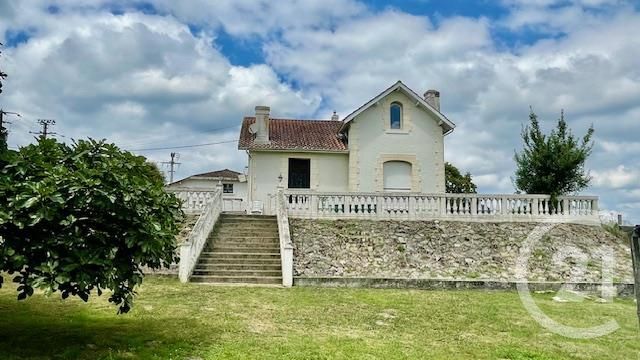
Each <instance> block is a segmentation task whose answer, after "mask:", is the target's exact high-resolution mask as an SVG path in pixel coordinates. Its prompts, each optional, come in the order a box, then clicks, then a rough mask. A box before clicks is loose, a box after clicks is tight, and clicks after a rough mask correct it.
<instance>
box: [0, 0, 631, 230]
mask: <svg viewBox="0 0 640 360" xmlns="http://www.w3.org/2000/svg"><path fill="white" fill-rule="evenodd" d="M637 33H640V2H636V1H623V0H531V1H526V0H500V1H488V0H479V1H463V0H453V1H435V0H406V1H400V0H395V1H357V0H308V1H295V0H288V1H267V0H233V1H232V0H192V1H180V2H177V1H171V0H153V1H128V0H108V1H107V0H54V1H45V0H27V1H18V0H8V1H3V2H0V41H1V42H3V43H5V45H6V47H5V51H4V53H3V57H2V58H0V65H2V68H3V70H4V69H6V71H7V72H8V73H9V75H10V78H9V79H8V81H7V83H6V84H5V87H4V90H5V92H4V93H3V94H2V95H0V105H1V106H2V107H3V108H5V109H8V110H12V111H19V112H21V113H22V114H23V119H21V120H16V121H14V123H13V124H12V125H11V128H10V130H11V136H10V145H11V146H13V147H18V146H20V145H24V144H26V143H29V142H30V141H32V136H31V135H29V131H34V130H37V127H36V125H35V120H36V119H38V118H55V119H56V120H57V125H56V129H55V130H56V131H57V132H59V133H60V134H62V135H64V136H65V138H62V139H63V140H64V139H70V138H82V137H97V138H107V139H109V140H111V141H114V142H116V143H117V144H119V145H120V146H122V147H124V148H127V149H132V150H135V149H147V148H158V147H170V146H179V145H188V144H202V143H211V142H225V143H223V144H220V145H212V146H207V147H195V148H188V149H180V150H178V152H179V153H180V156H181V162H182V165H181V167H180V169H179V170H178V174H177V175H178V177H185V176H188V175H190V174H193V173H197V172H204V171H210V170H215V169H219V168H232V169H236V170H242V169H243V168H244V166H245V164H246V155H245V154H243V153H242V152H239V151H237V150H236V149H235V144H233V143H228V142H226V141H230V140H234V139H236V138H237V126H238V125H239V123H240V120H241V118H242V117H243V116H244V115H250V114H252V112H253V107H254V106H256V105H270V106H271V108H272V112H273V113H274V114H275V115H276V116H282V117H295V118H329V117H330V115H331V113H332V111H334V110H335V111H337V112H338V114H340V115H341V116H345V115H346V114H348V113H349V112H351V111H352V110H353V109H355V108H357V107H358V106H360V105H361V104H362V103H364V102H366V101H367V100H369V99H370V98H371V97H373V96H375V95H376V94H377V93H378V92H380V91H381V90H383V89H385V88H386V87H388V86H389V85H390V84H392V83H394V82H395V81H397V80H402V81H403V82H405V83H406V84H407V85H408V86H409V87H411V88H413V89H414V90H415V91H416V92H418V93H422V92H424V91H425V90H426V89H429V88H436V89H438V90H440V92H441V94H442V95H441V96H442V98H441V102H442V109H443V112H444V113H445V114H446V115H447V116H448V117H449V118H450V119H452V120H453V121H454V122H455V123H456V124H457V128H456V131H455V132H454V133H453V134H451V135H450V136H448V137H447V139H446V142H445V146H446V154H445V157H446V160H448V161H450V162H452V163H454V164H455V165H457V166H458V167H460V168H461V169H462V170H463V171H470V172H471V173H472V174H473V175H474V179H475V181H476V183H477V184H478V185H479V189H480V191H481V192H484V193H489V192H491V193H505V192H506V193H511V192H513V191H514V189H513V185H512V181H511V177H512V176H513V172H514V168H515V165H514V162H513V153H514V151H515V150H517V149H519V148H520V146H521V141H520V138H519V134H520V130H521V127H522V125H523V124H524V123H525V122H526V121H527V115H528V111H529V107H530V106H532V107H533V108H534V110H535V111H536V112H537V113H538V115H539V117H540V119H541V120H542V122H543V127H545V128H547V129H549V128H551V127H552V126H553V125H554V123H555V121H556V119H557V117H558V116H559V113H560V110H561V109H564V110H565V113H566V117H567V120H568V121H569V124H570V126H571V127H572V128H573V129H574V132H575V133H576V134H578V135H581V134H582V133H584V131H585V130H586V129H587V128H588V127H589V126H590V125H591V124H593V125H594V126H595V129H596V146H595V148H594V153H593V155H592V157H591V158H590V159H589V162H588V164H587V165H588V169H589V171H590V173H591V175H592V176H593V183H592V187H591V188H590V189H588V190H587V191H585V193H589V194H596V195H599V196H600V197H601V204H602V206H603V208H605V209H607V210H611V211H615V212H622V213H623V214H624V215H625V217H626V218H628V219H631V220H632V221H636V222H640V205H639V204H640V185H639V184H640V182H639V181H638V179H639V178H640V157H638V156H637V155H638V154H639V153H640V140H639V139H638V137H637V135H636V134H637V133H639V132H640V103H639V102H638V100H637V99H639V98H640V68H639V67H638V66H637V63H638V62H637V59H638V58H640V39H638V37H637V36H636V35H635V34H637ZM138 152H139V153H141V154H143V155H145V156H148V157H149V158H151V159H152V160H154V161H166V160H167V158H168V156H169V152H170V151H169V150H167V151H163V150H157V151H156V150H153V151H152V150H140V151H138Z"/></svg>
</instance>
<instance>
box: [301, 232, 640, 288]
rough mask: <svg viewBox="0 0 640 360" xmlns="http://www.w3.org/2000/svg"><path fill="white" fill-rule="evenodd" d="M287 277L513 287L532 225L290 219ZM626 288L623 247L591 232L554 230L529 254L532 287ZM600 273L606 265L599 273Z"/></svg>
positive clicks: (628, 275)
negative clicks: (607, 261)
mask: <svg viewBox="0 0 640 360" xmlns="http://www.w3.org/2000/svg"><path fill="white" fill-rule="evenodd" d="M290 225H291V226H290V228H291V238H292V241H293V244H294V276H296V277H299V278H303V277H308V278H327V277H355V278H405V279H455V280H490V281H507V282H509V281H515V280H517V276H516V269H515V265H516V259H517V258H518V256H519V253H520V248H521V247H522V245H523V243H524V241H525V239H526V238H527V236H528V235H529V234H530V233H531V231H532V230H533V229H534V228H536V226H537V225H538V224H534V223H466V222H447V221H440V222H439V221H429V222H426V221H364V220H335V221H327V220H324V221H323V220H303V219H290ZM608 253H610V254H611V255H612V259H613V261H612V262H611V264H612V265H611V267H612V269H611V270H612V271H611V272H612V279H611V280H612V281H613V282H616V283H633V273H632V265H631V255H630V250H629V244H628V243H627V242H625V241H623V240H621V239H619V238H617V237H615V236H613V235H611V234H609V233H608V232H606V231H604V230H603V229H602V228H600V227H597V226H586V225H572V224H558V225H556V226H555V227H553V228H552V229H551V230H550V231H549V232H548V233H546V234H545V235H544V236H543V237H542V238H541V239H540V241H538V242H537V244H536V246H535V247H534V248H533V250H532V252H531V257H530V258H529V266H528V269H529V274H528V276H527V278H528V279H529V280H530V281H536V282H547V281H551V282H558V281H560V282H592V283H600V282H601V281H602V271H603V266H602V263H603V261H602V258H603V254H605V256H606V254H608ZM605 269H606V266H605Z"/></svg>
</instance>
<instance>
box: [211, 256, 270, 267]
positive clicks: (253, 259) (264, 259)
mask: <svg viewBox="0 0 640 360" xmlns="http://www.w3.org/2000/svg"><path fill="white" fill-rule="evenodd" d="M234 255H237V254H234ZM281 261H282V260H281V259H280V254H278V255H277V256H273V257H272V256H264V255H263V254H260V255H259V256H230V255H227V256H225V257H214V256H211V257H200V259H199V260H198V266H199V265H203V266H207V265H213V264H219V265H222V264H261V265H269V266H272V265H273V266H275V265H277V266H280V264H281Z"/></svg>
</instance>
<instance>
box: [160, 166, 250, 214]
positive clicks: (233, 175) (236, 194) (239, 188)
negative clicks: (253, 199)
mask: <svg viewBox="0 0 640 360" xmlns="http://www.w3.org/2000/svg"><path fill="white" fill-rule="evenodd" d="M218 185H222V199H223V201H224V206H225V210H226V211H244V210H245V209H246V200H247V180H246V176H245V175H244V174H242V173H239V172H237V171H233V170H229V169H223V170H216V171H210V172H206V173H202V174H196V175H192V176H189V177H186V178H184V179H182V180H178V181H174V182H173V183H170V184H168V185H167V186H166V188H167V190H169V191H174V192H178V193H180V192H184V191H188V192H193V193H198V194H201V195H202V196H200V197H193V196H190V198H191V199H192V200H191V201H196V202H201V204H195V205H197V206H198V207H202V206H204V204H205V202H206V199H207V196H206V193H207V192H213V191H215V189H216V186H218Z"/></svg>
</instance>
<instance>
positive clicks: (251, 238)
mask: <svg viewBox="0 0 640 360" xmlns="http://www.w3.org/2000/svg"><path fill="white" fill-rule="evenodd" d="M209 241H237V242H265V241H266V242H270V241H273V242H277V243H279V242H280V237H279V236H220V235H213V236H210V237H209Z"/></svg>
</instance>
